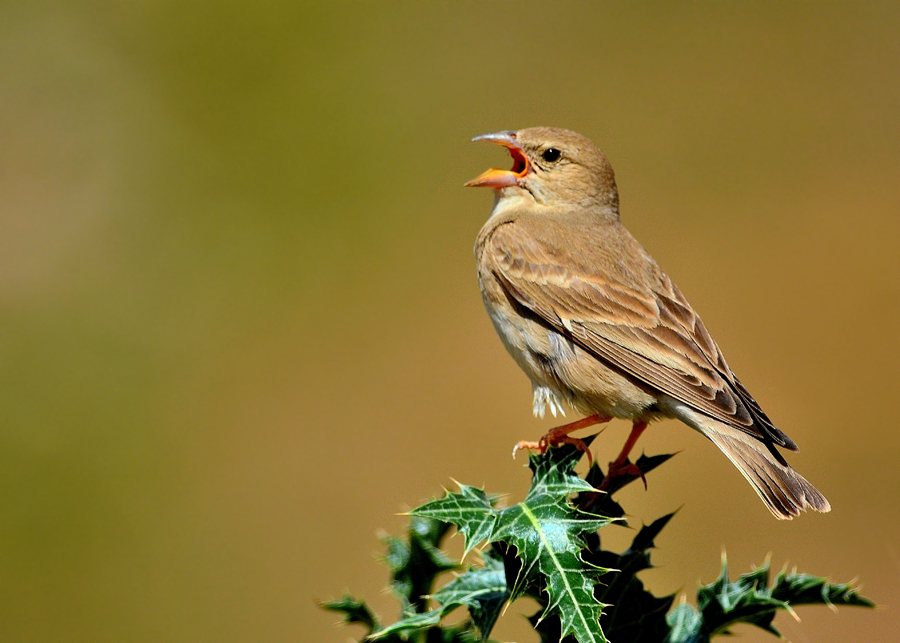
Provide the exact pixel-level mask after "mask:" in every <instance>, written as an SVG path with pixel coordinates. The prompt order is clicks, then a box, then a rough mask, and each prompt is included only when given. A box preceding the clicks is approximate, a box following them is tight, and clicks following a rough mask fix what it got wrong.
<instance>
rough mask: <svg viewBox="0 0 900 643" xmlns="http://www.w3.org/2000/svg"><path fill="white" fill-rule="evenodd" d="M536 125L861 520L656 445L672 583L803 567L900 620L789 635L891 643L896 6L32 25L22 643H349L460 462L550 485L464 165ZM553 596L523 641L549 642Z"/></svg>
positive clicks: (0, 592)
mask: <svg viewBox="0 0 900 643" xmlns="http://www.w3.org/2000/svg"><path fill="white" fill-rule="evenodd" d="M532 125H554V126H562V127H568V128H570V129H574V130H577V131H579V132H582V133H583V134H585V135H587V136H589V137H590V138H592V139H593V140H594V141H596V142H597V143H598V144H599V145H600V146H601V147H602V148H603V149H604V150H605V151H606V153H607V155H608V156H609V158H610V160H611V161H612V163H613V166H614V167H615V169H616V171H617V176H618V180H619V187H620V192H621V201H622V217H623V220H624V222H625V223H626V225H627V226H628V227H629V228H630V229H631V231H632V232H633V233H634V234H635V235H636V236H637V237H638V238H639V239H640V240H641V241H642V242H643V243H644V245H645V246H646V247H647V248H648V250H650V252H651V253H652V254H653V255H654V256H655V257H656V259H657V260H658V261H659V262H660V263H661V264H662V265H663V266H664V268H665V269H666V270H667V271H668V272H669V274H670V275H671V276H672V277H673V279H674V280H675V281H676V282H677V283H678V284H679V286H680V287H681V289H682V290H683V291H684V292H685V294H686V295H687V296H688V298H689V299H690V300H691V302H692V303H693V305H694V307H695V308H696V309H697V310H698V311H699V312H700V313H701V314H702V315H703V318H704V320H705V322H706V324H707V326H708V327H709V328H710V330H711V332H712V333H713V335H714V336H715V337H716V338H717V340H718V342H719V344H720V345H721V347H722V348H723V350H724V352H725V354H726V356H727V358H728V360H729V362H730V364H731V365H732V367H734V368H735V370H736V371H737V372H738V374H739V375H740V377H741V378H742V380H743V381H744V383H745V384H746V385H747V386H748V387H749V388H750V390H751V391H753V393H754V395H755V397H757V399H758V400H759V401H760V402H761V403H762V404H763V406H764V407H765V408H766V410H767V411H768V413H769V415H771V416H772V417H773V419H774V420H775V421H776V423H778V425H779V426H780V427H781V428H783V429H784V430H785V431H786V432H787V433H788V434H789V435H790V436H791V437H792V438H793V439H794V440H795V441H796V442H797V443H798V444H799V445H800V446H801V448H802V451H801V453H799V454H796V455H794V456H792V457H791V462H792V463H793V464H794V465H795V466H796V467H797V468H798V469H799V470H800V471H801V472H802V473H803V474H804V475H806V476H807V477H808V478H809V479H810V480H811V481H813V482H814V483H815V484H816V485H817V486H818V487H819V488H820V489H821V490H822V491H823V492H824V493H825V494H826V496H827V497H828V498H829V499H830V500H831V503H832V505H833V506H834V511H833V512H832V513H831V514H828V515H804V516H802V517H801V518H799V519H797V520H795V521H793V522H789V523H783V522H777V521H775V520H774V519H772V518H771V517H770V516H769V514H768V512H767V511H766V510H765V508H764V507H763V505H762V503H760V502H759V500H758V499H757V497H756V495H755V494H754V493H753V492H752V490H751V489H750V488H749V486H748V485H747V484H746V483H745V482H744V480H743V479H742V478H741V476H740V475H739V474H738V472H737V471H736V470H734V468H733V467H732V466H731V464H730V463H729V462H728V461H727V459H726V458H724V457H723V456H722V455H721V454H720V453H718V452H717V450H716V449H715V448H714V447H713V446H712V445H711V444H709V443H708V442H706V441H705V440H703V439H702V437H701V436H699V435H698V434H696V433H694V432H692V431H690V430H689V429H687V428H686V427H684V426H682V425H680V424H677V423H674V422H665V423H661V424H659V425H654V427H652V429H651V430H650V431H648V433H647V434H646V437H644V438H643V439H642V441H641V445H640V446H642V447H643V448H645V449H647V450H648V451H649V452H650V453H659V452H662V451H667V450H683V452H682V453H681V454H680V455H679V456H678V457H677V458H675V459H674V460H673V461H672V462H671V463H669V464H667V465H666V466H665V467H663V468H662V469H661V470H659V471H658V472H654V473H653V474H652V475H651V476H650V479H649V483H650V491H649V493H647V492H644V491H643V489H640V485H636V488H635V489H631V490H629V492H628V494H626V497H625V498H624V501H625V502H626V506H627V507H628V508H629V509H630V510H631V511H632V512H634V514H635V517H636V524H638V523H637V521H639V520H644V521H647V522H649V521H650V520H652V519H654V518H656V517H658V516H659V515H661V514H663V513H667V512H669V511H672V510H674V509H676V508H678V507H681V510H680V512H679V513H678V515H677V517H676V518H675V520H674V521H673V522H672V523H671V525H670V527H669V528H668V529H667V530H666V532H665V533H664V534H663V535H662V537H661V538H660V539H659V540H658V545H659V550H657V551H656V552H655V554H654V557H655V559H656V561H657V562H658V563H659V564H660V565H661V568H660V569H657V570H653V571H650V572H648V573H646V574H645V575H644V577H645V579H646V581H647V582H648V583H649V584H650V585H651V587H652V588H654V589H655V590H656V591H658V592H676V591H680V590H686V591H688V592H689V593H690V594H693V589H694V587H695V584H696V582H697V581H700V580H703V581H705V582H709V581H711V580H712V579H713V578H714V576H715V574H716V573H717V569H718V564H719V561H718V559H719V553H720V551H721V548H723V547H724V548H726V549H727V551H728V553H729V559H730V562H731V565H732V569H733V570H734V571H735V572H741V571H746V570H748V569H749V567H750V565H751V564H752V563H759V562H762V560H763V559H764V558H765V556H766V555H767V554H769V553H771V556H772V560H773V565H775V566H776V567H778V566H780V565H781V563H782V561H788V562H789V563H790V564H791V565H794V564H796V565H797V566H799V567H800V568H801V569H802V570H804V571H810V572H814V573H818V574H823V575H829V576H831V577H832V578H834V579H835V580H849V579H851V578H854V577H859V578H860V579H861V581H862V583H863V587H864V590H865V593H866V594H868V595H869V596H871V597H872V598H873V599H875V600H876V601H878V602H879V603H881V604H883V605H885V606H887V607H888V608H890V609H886V610H879V611H874V612H873V611H863V610H854V609H842V610H841V611H840V613H839V614H837V615H835V614H832V613H831V612H829V611H828V610H827V609H821V608H818V609H814V608H809V609H801V610H799V614H800V616H801V617H803V622H802V623H796V622H794V621H793V620H792V619H791V618H790V616H788V615H782V616H780V617H779V619H778V623H779V625H780V626H781V627H782V628H783V630H784V631H785V633H786V634H787V635H788V637H789V638H790V639H791V640H793V641H795V642H797V643H803V642H807V641H849V640H855V641H878V640H881V641H887V640H891V639H893V638H894V637H895V636H896V633H897V631H898V630H900V616H898V614H900V610H898V606H900V505H898V499H897V495H898V490H900V470H898V467H897V463H898V459H900V432H898V430H897V421H898V420H897V415H898V414H897V399H898V370H897V364H898V357H900V355H898V352H900V351H898V346H900V342H898V339H897V318H898V314H900V260H898V257H897V252H898V248H900V220H898V219H900V187H898V186H900V4H898V3H896V2H885V3H856V2H845V3H837V2H827V3H826V2H823V3H812V2H786V3H785V2H744V3H707V2H690V3H676V2H672V3H639V2H633V3H625V2H595V3H589V2H562V3H545V4H539V3H512V2H490V3H488V2H481V3H475V2H453V3H443V2H440V3H439V2H431V3H424V2H383V3H370V4H364V3H356V2H346V3H341V2H337V3H328V4H324V3H323V4H322V5H318V6H316V5H311V4H309V3H303V2H256V3H250V2H245V3H240V2H206V3H200V2H156V3H147V2H78V3H72V2H56V3H54V2H41V3H38V2H4V3H2V4H0V638H2V639H3V640H4V641H20V642H30V641H48V642H49V641H52V642H55V643H61V642H65V641H109V642H120V641H129V642H131V641H134V642H140V641H148V642H150V641H173V642H175V641H184V642H194V641H210V642H228V641H235V642H237V641H254V642H256V641H298V640H299V641H323V642H329V641H331V642H339V641H346V640H348V639H349V638H351V637H352V636H354V635H356V634H358V631H357V630H356V629H355V628H354V629H335V628H334V626H333V623H334V622H335V620H336V616H335V615H333V614H329V613H325V612H321V611H320V610H318V609H317V608H316V607H315V604H314V600H315V599H325V598H331V597H337V596H338V595H340V594H341V593H342V592H343V591H344V590H351V591H352V592H354V593H356V594H358V595H364V596H366V597H368V598H370V599H371V600H372V601H373V603H374V604H375V606H376V608H377V609H378V610H379V611H380V612H382V614H383V615H384V616H385V617H386V618H387V620H389V621H390V620H392V619H393V618H394V613H393V611H394V603H393V602H392V601H391V599H390V598H389V597H388V596H386V595H385V594H383V593H382V592H381V589H382V588H383V586H384V585H385V583H386V580H387V576H386V572H385V568H384V567H383V566H382V565H380V564H379V563H378V562H377V560H376V558H377V556H378V555H379V554H380V552H381V551H382V548H381V546H380V544H379V543H378V541H377V540H376V533H377V532H378V530H379V529H385V530H387V531H390V532H397V531H399V530H400V529H401V528H402V526H403V525H404V519H403V518H402V517H399V516H397V515H396V514H397V513H398V512H401V511H404V510H405V509H407V508H409V507H411V506H414V505H416V504H418V503H419V502H420V501H422V500H424V499H426V498H428V497H430V496H433V495H437V494H439V493H440V492H441V487H442V485H444V486H450V485H451V484H452V483H451V477H452V478H455V479H458V480H461V481H464V482H467V483H470V484H475V485H481V484H485V485H486V486H487V488H488V489H489V490H491V491H496V492H502V491H508V492H511V493H512V500H513V501H514V500H516V499H517V498H520V497H521V495H522V494H523V493H524V491H525V489H526V488H527V481H528V476H527V471H526V470H523V469H522V466H523V464H524V458H523V457H522V456H520V459H519V460H518V461H515V462H514V461H513V460H511V459H510V457H509V452H510V449H511V447H512V445H513V443H514V442H515V441H516V440H519V439H526V438H528V439H535V438H536V437H538V436H539V435H540V434H541V433H542V432H543V431H545V430H546V429H547V428H549V427H550V426H552V422H551V420H550V419H548V420H545V421H543V422H541V421H537V420H534V419H532V418H531V412H530V410H531V393H530V387H529V385H528V382H527V380H526V378H525V376H524V375H523V374H522V373H521V372H520V371H519V370H518V368H517V367H516V366H515V364H514V363H513V361H512V360H511V359H510V358H509V357H508V356H507V355H506V353H505V352H504V350H503V348H502V346H501V344H500V342H499V340H498V339H497V338H496V336H495V334H494V331H493V329H492V328H491V325H490V323H489V321H488V318H487V316H486V315H485V313H484V311H483V308H482V304H481V301H480V297H479V294H478V287H477V285H476V280H475V271H474V259H473V256H472V252H471V248H472V244H473V241H474V238H475V235H476V234H477V232H478V230H479V228H480V226H481V225H482V223H483V222H484V220H485V219H486V217H487V215H488V212H489V210H490V204H491V195H490V194H489V193H487V192H486V191H483V190H465V189H463V188H462V184H463V183H464V182H465V181H466V180H467V179H469V178H472V177H473V176H475V175H477V174H479V173H480V172H482V171H483V170H484V169H485V168H487V167H489V166H499V167H508V163H509V160H508V157H507V155H506V154H505V153H504V152H503V151H502V150H499V149H497V148H494V147H492V146H489V145H484V144H480V145H476V144H471V143H468V139H469V138H471V137H472V136H474V135H477V134H482V133H484V132H491V131H496V130H501V129H517V128H521V127H527V126H532ZM627 428H628V427H627V425H626V424H625V423H623V422H615V423H613V424H612V426H611V427H610V428H609V429H607V431H606V432H605V434H604V435H603V436H602V437H601V438H600V439H598V441H597V443H596V444H598V445H599V447H598V448H597V450H596V451H597V455H598V459H599V460H600V461H601V462H604V461H606V460H608V459H610V458H611V457H612V456H613V455H614V454H615V452H616V451H617V449H618V447H619V446H621V443H622V441H623V440H624V437H625V435H626V433H627ZM618 532H619V535H618V536H616V538H619V540H620V541H621V542H623V543H624V542H625V541H626V540H627V538H628V534H627V533H626V532H625V531H624V530H621V529H619V530H618ZM458 540H459V539H455V540H454V544H453V546H454V547H456V548H457V549H461V545H460V543H459V542H458ZM528 611H529V606H528V605H526V604H521V605H520V604H516V605H514V606H513V607H512V608H511V609H510V610H509V612H508V613H507V615H506V616H505V618H504V619H503V620H502V621H501V624H500V626H499V627H498V629H497V630H496V632H495V633H496V635H497V636H498V637H499V638H504V639H506V640H518V641H520V642H529V641H534V640H536V639H535V637H534V635H533V634H532V633H530V632H529V631H528V628H527V626H526V624H525V623H524V619H523V618H521V617H520V616H518V614H520V613H523V612H528ZM741 631H742V633H744V634H745V638H744V639H743V640H746V641H751V642H755V641H764V640H774V639H769V638H768V635H764V634H762V633H759V632H756V631H753V630H751V629H750V628H743V629H742V630H741Z"/></svg>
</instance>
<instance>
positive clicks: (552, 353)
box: [479, 271, 659, 421]
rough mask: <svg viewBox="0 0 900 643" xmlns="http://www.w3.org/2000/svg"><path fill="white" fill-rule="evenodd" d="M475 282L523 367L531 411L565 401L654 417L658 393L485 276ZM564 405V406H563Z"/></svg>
mask: <svg viewBox="0 0 900 643" xmlns="http://www.w3.org/2000/svg"><path fill="white" fill-rule="evenodd" d="M479 282H480V285H481V293H482V297H483V299H484V304H485V307H486V308H487V311H488V314H489V315H490V318H491V321H492V322H493V324H494V328H495V329H496V330H497V334H498V335H500V339H501V340H502V341H503V345H504V346H505V347H506V350H507V351H508V352H509V354H510V355H512V357H513V359H515V360H516V363H517V364H518V365H519V367H520V368H521V369H522V370H523V371H525V374H526V375H527V376H528V377H529V379H530V380H531V383H532V388H533V391H534V413H535V415H539V416H541V417H543V415H544V413H545V411H546V410H547V409H549V410H550V412H551V413H553V415H556V413H557V412H562V413H564V410H563V408H564V405H565V406H569V407H571V408H574V409H576V410H577V411H579V412H581V413H584V414H585V415H593V414H595V413H597V414H600V415H603V416H606V417H616V418H623V419H628V420H632V421H637V420H645V421H649V420H652V419H654V418H655V417H657V416H658V415H659V411H658V410H657V408H656V407H655V404H656V402H657V399H658V396H657V395H654V394H653V392H652V391H651V390H649V389H646V388H642V387H640V386H638V385H637V384H636V383H634V382H633V381H632V380H630V379H628V378H627V377H625V376H623V375H621V374H620V373H618V372H616V371H613V370H612V369H610V368H608V367H607V366H606V365H605V364H604V363H602V362H601V361H600V360H598V359H597V358H596V357H594V356H593V355H592V354H590V353H588V352H587V351H585V350H584V349H582V348H581V347H580V346H578V345H576V344H575V343H573V342H572V341H571V340H569V339H567V338H566V337H564V336H563V335H561V334H560V333H558V332H556V331H555V330H553V329H552V328H548V327H547V326H546V325H544V324H542V323H541V322H540V321H538V320H536V319H533V318H530V317H528V316H526V315H524V314H522V313H521V312H520V311H519V310H517V309H515V308H513V306H512V304H511V303H510V302H509V300H508V299H507V297H506V295H505V293H504V292H503V290H502V288H501V287H500V285H499V284H498V283H497V282H496V281H495V280H494V278H493V277H492V276H490V275H484V274H481V271H479ZM564 403H565V404H564Z"/></svg>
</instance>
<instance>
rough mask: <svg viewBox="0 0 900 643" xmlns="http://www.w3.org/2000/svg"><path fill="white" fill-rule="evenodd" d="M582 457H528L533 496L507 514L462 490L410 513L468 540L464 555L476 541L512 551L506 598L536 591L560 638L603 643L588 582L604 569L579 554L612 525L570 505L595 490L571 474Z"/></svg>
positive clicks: (574, 453) (564, 451)
mask: <svg viewBox="0 0 900 643" xmlns="http://www.w3.org/2000/svg"><path fill="white" fill-rule="evenodd" d="M589 440H590V438H589V439H588V441H589ZM582 455H583V454H582V453H581V452H580V451H579V450H577V449H576V448H575V447H573V446H571V445H564V446H562V447H558V448H553V449H549V450H548V451H547V452H546V453H545V454H543V455H532V456H531V457H530V458H529V466H530V467H531V470H532V472H533V476H532V484H531V489H530V490H529V492H528V495H527V496H526V498H525V500H524V502H521V503H519V504H517V505H514V506H512V507H508V508H506V509H502V510H497V509H495V508H494V507H493V506H491V503H490V502H489V501H488V499H487V497H486V496H485V495H484V493H483V492H481V491H480V490H477V489H472V488H471V487H465V486H462V487H461V488H460V492H459V493H448V494H447V495H446V496H445V497H444V498H442V499H441V500H437V501H434V502H430V503H427V504H426V505H424V506H423V507H421V508H419V509H416V510H414V511H413V512H412V514H413V515H416V516H427V517H429V518H436V519H439V520H446V521H449V522H452V523H453V524H455V525H457V529H459V530H460V531H461V532H462V533H463V534H464V535H465V537H466V550H467V551H468V550H470V549H471V548H472V547H474V546H475V545H476V544H477V543H478V542H479V539H484V540H486V541H487V542H503V543H506V545H508V546H511V547H514V548H515V550H516V555H517V556H518V557H519V559H520V561H521V564H520V565H519V569H518V573H517V575H516V577H515V580H514V582H513V583H512V587H511V588H510V590H509V596H510V598H513V599H514V598H516V597H517V596H519V595H521V594H522V592H523V591H524V590H525V589H526V588H528V587H540V588H541V589H542V591H543V592H545V593H546V596H547V601H546V603H545V605H546V609H545V615H551V614H552V615H556V616H558V617H559V619H560V627H561V635H562V636H566V635H568V634H574V635H575V637H576V638H577V639H578V640H579V641H580V642H581V643H601V642H605V641H606V638H605V637H604V636H603V632H602V631H601V630H600V625H599V619H600V614H601V613H602V609H603V604H602V603H600V602H599V601H598V600H597V599H596V598H595V597H594V583H595V581H596V579H597V577H598V576H599V575H600V574H602V573H606V572H607V571H608V570H606V569H603V568H599V567H595V566H592V565H589V564H586V563H585V562H584V560H583V559H582V556H581V550H582V548H583V547H584V536H585V534H588V533H591V532H594V531H596V530H598V529H600V528H601V527H604V526H606V525H608V524H609V523H610V522H611V519H610V518H607V517H605V516H597V515H593V514H589V513H586V512H583V511H580V510H578V509H576V508H575V507H573V506H572V505H571V503H570V502H569V501H568V497H569V496H570V495H572V494H575V493H579V492H587V491H594V489H593V487H591V485H590V484H588V483H587V482H586V481H584V480H582V479H581V478H579V477H578V476H577V475H575V474H574V473H573V469H574V468H575V465H576V464H577V463H578V460H579V459H580V458H581V456H582ZM482 631H483V632H484V630H482ZM484 633H485V634H486V632H484Z"/></svg>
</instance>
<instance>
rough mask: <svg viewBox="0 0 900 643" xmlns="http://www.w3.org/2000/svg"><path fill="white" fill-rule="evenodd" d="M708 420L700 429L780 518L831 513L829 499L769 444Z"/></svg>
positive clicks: (787, 518) (788, 518)
mask: <svg viewBox="0 0 900 643" xmlns="http://www.w3.org/2000/svg"><path fill="white" fill-rule="evenodd" d="M704 419H706V418H704ZM706 420H707V421H705V422H703V423H702V425H701V427H698V428H700V430H701V432H702V433H703V434H704V435H705V436H706V437H708V438H709V439H710V440H712V441H713V442H714V443H715V444H716V446H717V447H719V448H720V449H721V450H722V452H723V453H724V454H725V455H727V456H728V459H729V460H731V461H732V463H734V466H736V467H737V468H738V469H739V470H740V472H741V473H742V474H744V477H745V478H747V481H748V482H749V483H750V484H751V485H753V488H754V489H755V490H756V493H757V494H759V497H760V498H762V500H763V502H764V503H766V506H767V507H768V508H769V511H771V512H772V513H773V514H774V515H775V517H776V518H779V519H781V520H790V519H791V518H793V517H794V516H797V515H799V514H800V512H801V511H803V510H805V509H812V510H813V511H821V512H826V511H831V505H830V504H828V501H827V500H826V499H825V496H823V495H822V494H821V493H819V490H818V489H816V488H815V487H814V486H812V485H811V484H810V483H809V482H807V480H806V478H804V477H803V476H801V475H800V474H799V473H797V472H796V471H794V470H793V469H791V467H789V466H788V465H787V464H782V462H783V461H782V462H779V461H778V459H776V456H775V455H774V454H772V453H771V452H770V451H769V449H768V447H767V446H766V445H765V443H763V442H760V441H759V440H757V439H756V438H753V437H752V436H749V435H747V434H746V433H744V432H742V431H739V430H738V429H735V428H732V427H730V426H728V425H726V424H722V423H721V422H716V421H715V420H709V419H706ZM772 448H774V447H772Z"/></svg>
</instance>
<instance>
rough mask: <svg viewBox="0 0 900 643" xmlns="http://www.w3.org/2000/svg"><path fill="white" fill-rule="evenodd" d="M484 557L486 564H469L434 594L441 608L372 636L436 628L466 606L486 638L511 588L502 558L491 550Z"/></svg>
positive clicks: (414, 616) (412, 615) (373, 637)
mask: <svg viewBox="0 0 900 643" xmlns="http://www.w3.org/2000/svg"><path fill="white" fill-rule="evenodd" d="M483 560H484V566H483V567H470V568H469V570H468V571H467V572H466V573H464V574H462V575H461V576H458V577H457V578H455V579H454V580H452V581H450V582H449V583H447V584H446V585H445V586H444V587H443V588H441V590H440V591H438V592H437V593H436V594H434V595H433V596H432V597H431V598H433V599H434V600H435V601H437V602H438V603H440V607H438V608H437V609H434V610H432V611H430V612H426V613H424V614H411V615H409V616H407V617H406V618H404V619H401V620H400V621H398V622H396V623H394V624H393V625H391V626H389V627H386V628H384V629H381V630H379V631H377V632H375V633H374V634H373V635H372V636H371V637H370V638H372V639H381V638H383V637H386V636H389V635H392V634H406V633H409V632H414V631H421V630H423V629H427V628H430V627H433V626H435V625H437V624H438V623H440V621H441V619H442V618H443V617H444V616H446V615H447V614H449V613H450V612H452V611H453V610H455V609H456V608H458V607H460V606H465V607H467V608H468V610H469V614H470V615H471V616H472V621H473V623H474V625H475V626H476V627H477V628H478V630H479V631H480V632H481V635H482V639H486V638H487V636H488V635H489V634H490V631H491V629H492V628H493V627H494V623H496V622H497V617H499V616H500V612H501V611H502V610H503V605H504V604H505V603H506V601H507V599H508V598H509V589H508V587H507V585H506V574H505V572H504V569H503V561H502V560H501V559H500V558H499V557H498V556H496V555H495V554H493V553H491V552H487V553H485V554H484V556H483Z"/></svg>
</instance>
